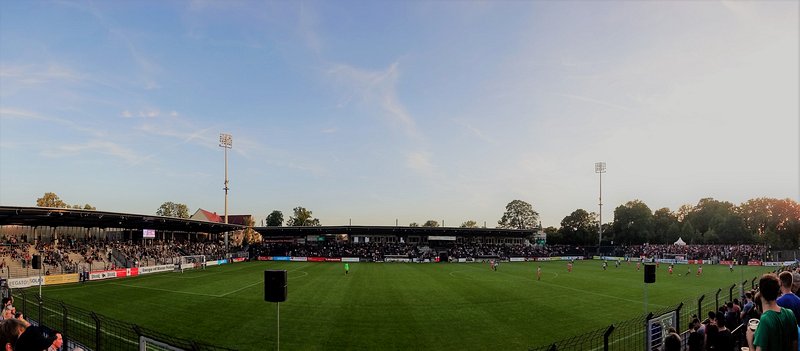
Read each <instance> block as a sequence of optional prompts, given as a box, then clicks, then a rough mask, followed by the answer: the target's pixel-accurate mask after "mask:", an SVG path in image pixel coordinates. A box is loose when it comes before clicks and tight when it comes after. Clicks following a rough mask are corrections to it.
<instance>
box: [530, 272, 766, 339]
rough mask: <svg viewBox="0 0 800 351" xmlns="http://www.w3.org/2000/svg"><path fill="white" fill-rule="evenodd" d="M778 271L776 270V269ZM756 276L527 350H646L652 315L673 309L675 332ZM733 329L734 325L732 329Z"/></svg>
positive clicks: (747, 286) (751, 282)
mask: <svg viewBox="0 0 800 351" xmlns="http://www.w3.org/2000/svg"><path fill="white" fill-rule="evenodd" d="M775 272H777V270H776V271H775ZM757 282H758V277H754V278H752V279H744V280H742V281H741V282H738V283H736V284H732V285H729V286H726V287H724V288H719V289H717V290H714V291H710V292H707V293H705V294H701V295H700V296H698V297H697V298H691V299H686V300H684V301H682V302H679V303H678V304H676V305H673V306H671V307H666V308H664V309H662V310H657V311H654V312H652V313H649V314H647V315H641V316H639V317H636V318H632V319H629V320H626V321H622V322H619V323H614V324H611V325H609V326H608V327H603V328H600V329H597V330H593V331H590V332H587V333H584V334H581V335H577V336H574V337H571V338H567V339H563V340H559V341H556V342H553V343H551V344H548V345H543V346H538V347H534V348H530V349H529V350H530V351H561V350H576V351H578V350H591V351H599V350H603V351H608V350H631V351H636V350H642V351H647V350H646V348H647V343H646V334H645V333H646V325H647V322H648V321H649V320H650V319H651V318H653V317H654V316H658V315H661V314H664V313H668V312H671V311H675V312H676V314H677V318H678V323H677V325H676V326H675V327H676V328H675V329H677V330H678V332H681V331H685V330H686V329H688V326H689V322H691V321H692V318H693V317H695V316H696V317H697V318H699V319H700V320H701V321H702V320H704V319H705V318H706V316H707V314H708V312H709V311H717V310H718V309H719V307H720V306H722V304H724V303H725V302H727V301H731V300H733V298H739V297H740V290H739V289H740V288H743V290H745V291H746V290H750V289H753V288H755V286H756V283H757ZM732 329H733V328H732Z"/></svg>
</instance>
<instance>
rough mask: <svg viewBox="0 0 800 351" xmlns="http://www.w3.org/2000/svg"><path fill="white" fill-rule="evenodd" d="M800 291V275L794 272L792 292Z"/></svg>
mask: <svg viewBox="0 0 800 351" xmlns="http://www.w3.org/2000/svg"><path fill="white" fill-rule="evenodd" d="M798 291H800V273H798V272H792V292H795V293H797V292H798Z"/></svg>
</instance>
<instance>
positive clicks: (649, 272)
mask: <svg viewBox="0 0 800 351" xmlns="http://www.w3.org/2000/svg"><path fill="white" fill-rule="evenodd" d="M644 282H645V283H655V282H656V266H655V265H653V264H646V265H644Z"/></svg>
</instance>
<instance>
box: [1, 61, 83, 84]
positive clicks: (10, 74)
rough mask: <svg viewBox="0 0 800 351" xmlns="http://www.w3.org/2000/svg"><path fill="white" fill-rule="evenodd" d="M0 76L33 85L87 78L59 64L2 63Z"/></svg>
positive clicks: (77, 80) (76, 80)
mask: <svg viewBox="0 0 800 351" xmlns="http://www.w3.org/2000/svg"><path fill="white" fill-rule="evenodd" d="M0 78H2V79H3V80H12V81H15V82H18V83H22V84H28V85H34V84H43V83H49V82H54V81H70V82H79V81H84V80H87V76H86V75H83V74H80V73H78V72H76V71H74V70H72V69H70V68H68V67H65V66H62V65H59V64H54V63H51V64H48V65H46V66H42V65H18V66H15V65H11V66H9V65H3V67H0Z"/></svg>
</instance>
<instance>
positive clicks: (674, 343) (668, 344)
mask: <svg viewBox="0 0 800 351" xmlns="http://www.w3.org/2000/svg"><path fill="white" fill-rule="evenodd" d="M664 351H681V336H680V335H678V333H669V335H667V337H666V338H664Z"/></svg>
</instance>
